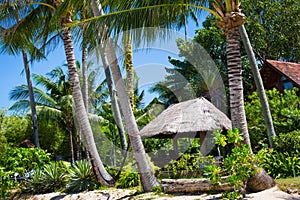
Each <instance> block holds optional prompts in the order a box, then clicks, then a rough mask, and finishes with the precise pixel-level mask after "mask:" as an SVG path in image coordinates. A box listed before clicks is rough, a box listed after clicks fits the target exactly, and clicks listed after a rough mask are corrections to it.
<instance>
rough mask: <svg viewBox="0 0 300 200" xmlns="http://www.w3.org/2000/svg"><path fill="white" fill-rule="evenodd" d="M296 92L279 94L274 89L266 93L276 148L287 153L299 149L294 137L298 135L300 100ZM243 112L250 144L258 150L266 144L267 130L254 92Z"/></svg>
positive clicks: (299, 130)
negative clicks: (275, 134) (245, 117)
mask: <svg viewBox="0 0 300 200" xmlns="http://www.w3.org/2000/svg"><path fill="white" fill-rule="evenodd" d="M297 92H298V90H297V89H294V90H286V91H285V92H284V94H281V93H280V92H278V91H277V90H276V89H273V90H269V91H266V95H267V97H268V102H269V106H270V111H271V113H272V117H273V122H274V128H275V131H276V133H277V135H278V136H277V137H276V141H277V143H278V144H279V146H278V148H280V149H281V150H285V151H287V152H292V151H295V148H299V145H297V144H298V142H297V141H299V139H297V136H295V134H296V135H297V133H298V135H299V132H300V124H299V118H300V98H299V96H298V94H297ZM245 110H246V114H247V121H248V129H249V134H250V137H251V143H252V145H253V147H254V149H259V147H262V146H261V144H262V143H266V144H267V143H268V142H267V137H266V136H267V130H266V127H265V124H264V118H263V114H262V112H261V105H260V101H259V98H258V96H257V93H256V92H255V93H253V95H251V96H250V97H249V102H246V103H245ZM290 132H293V133H290ZM293 135H294V136H293ZM291 137H292V138H293V137H294V138H295V139H296V140H292V138H291ZM290 142H293V143H290ZM292 144H295V145H296V146H294V145H292ZM289 148H294V150H289ZM298 151H299V150H298Z"/></svg>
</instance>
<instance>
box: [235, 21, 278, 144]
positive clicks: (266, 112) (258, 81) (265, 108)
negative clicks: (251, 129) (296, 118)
mask: <svg viewBox="0 0 300 200" xmlns="http://www.w3.org/2000/svg"><path fill="white" fill-rule="evenodd" d="M239 29H240V34H241V37H242V40H243V44H244V47H245V49H246V52H247V55H248V58H249V62H250V65H251V69H252V73H253V75H254V76H253V77H254V81H255V86H256V88H257V94H258V96H259V99H260V103H261V107H262V112H263V116H264V120H265V123H266V127H267V133H268V138H269V143H270V147H273V146H274V139H273V138H274V137H275V136H276V133H275V129H274V125H273V120H272V115H271V112H270V108H269V103H268V100H267V96H266V93H265V90H264V85H263V81H262V78H261V76H260V73H259V70H258V66H257V63H256V60H255V56H254V52H253V49H252V46H251V43H250V41H249V38H248V34H247V32H246V29H245V27H244V25H243V26H241V27H240V28H239Z"/></svg>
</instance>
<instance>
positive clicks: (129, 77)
mask: <svg viewBox="0 0 300 200" xmlns="http://www.w3.org/2000/svg"><path fill="white" fill-rule="evenodd" d="M124 44H125V45H124V46H125V58H124V65H125V68H126V87H127V93H128V97H129V101H130V105H131V108H132V110H134V88H133V76H134V73H133V72H134V71H133V64H132V63H133V62H132V45H131V41H130V38H129V36H125V42H124Z"/></svg>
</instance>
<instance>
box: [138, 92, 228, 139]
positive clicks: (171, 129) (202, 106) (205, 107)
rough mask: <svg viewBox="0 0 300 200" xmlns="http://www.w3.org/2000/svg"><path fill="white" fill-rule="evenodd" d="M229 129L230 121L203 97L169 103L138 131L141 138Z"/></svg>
mask: <svg viewBox="0 0 300 200" xmlns="http://www.w3.org/2000/svg"><path fill="white" fill-rule="evenodd" d="M216 129H223V130H229V129H231V121H230V119H228V117H227V116H226V115H225V114H224V113H223V112H221V111H220V110H219V109H217V108H216V107H215V106H214V105H213V104H212V103H210V102H209V101H208V100H206V99H205V98H203V97H201V98H197V99H192V100H188V101H184V102H181V103H177V104H174V105H171V106H170V107H169V108H167V109H166V110H164V111H163V112H162V113H161V114H160V115H158V116H157V117H156V118H155V119H154V120H152V121H151V122H150V123H149V124H148V125H147V126H145V127H144V128H143V129H142V130H141V131H140V136H141V137H143V138H148V137H153V138H174V137H175V136H176V137H191V136H190V135H191V134H193V135H194V136H192V137H195V136H196V134H199V133H201V132H207V131H213V130H216Z"/></svg>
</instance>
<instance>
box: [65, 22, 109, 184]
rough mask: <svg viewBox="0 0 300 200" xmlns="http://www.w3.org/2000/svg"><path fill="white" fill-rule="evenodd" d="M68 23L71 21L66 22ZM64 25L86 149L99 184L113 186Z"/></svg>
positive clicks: (70, 68) (78, 117) (74, 95)
mask: <svg viewBox="0 0 300 200" xmlns="http://www.w3.org/2000/svg"><path fill="white" fill-rule="evenodd" d="M66 22H69V21H67V20H66ZM64 24H65V23H64V20H62V38H63V42H64V49H65V54H66V58H67V63H68V70H69V76H70V82H71V86H72V96H73V99H74V102H75V107H76V116H77V119H78V123H79V127H80V129H81V130H82V131H83V135H84V137H85V144H86V149H87V151H88V153H89V155H90V160H91V163H92V167H93V171H94V173H95V176H96V178H97V180H98V182H99V183H101V184H103V185H107V186H112V185H113V184H114V179H113V178H112V177H111V176H110V174H109V173H108V172H107V171H106V169H105V168H104V165H103V163H102V161H101V159H100V156H99V154H98V151H97V148H96V145H95V141H94V136H93V132H92V129H91V125H90V123H89V119H88V115H87V112H86V109H85V106H84V102H83V98H82V93H81V88H80V82H79V75H78V72H77V69H76V64H75V56H74V49H73V41H72V36H71V33H70V30H69V28H67V27H65V26H64Z"/></svg>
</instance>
